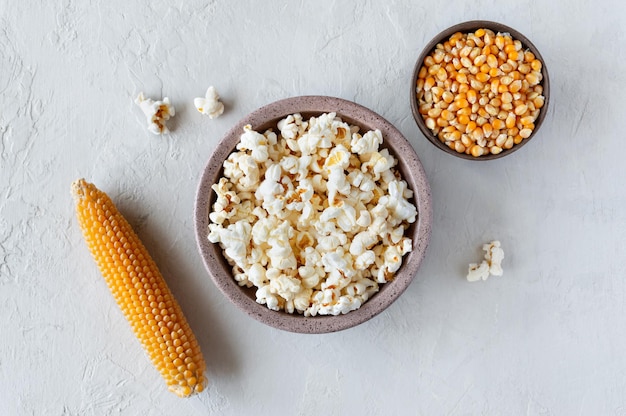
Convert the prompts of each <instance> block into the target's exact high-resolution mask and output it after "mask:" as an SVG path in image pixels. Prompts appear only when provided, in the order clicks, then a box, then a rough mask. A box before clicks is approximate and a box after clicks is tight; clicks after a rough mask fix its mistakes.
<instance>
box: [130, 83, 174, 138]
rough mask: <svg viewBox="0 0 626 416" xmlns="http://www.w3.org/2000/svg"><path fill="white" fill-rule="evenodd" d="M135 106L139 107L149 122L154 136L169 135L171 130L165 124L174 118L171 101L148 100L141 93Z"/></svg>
mask: <svg viewBox="0 0 626 416" xmlns="http://www.w3.org/2000/svg"><path fill="white" fill-rule="evenodd" d="M135 104H137V105H138V106H139V108H140V109H141V111H143V113H144V114H145V116H146V118H147V120H148V130H149V131H150V132H152V133H154V134H165V133H169V129H168V128H167V126H166V125H165V122H166V121H167V120H169V119H170V118H171V117H174V114H175V110H174V106H173V105H172V104H171V103H170V99H169V98H167V97H165V98H163V101H154V100H152V99H150V98H146V97H144V95H143V92H140V93H139V95H138V96H137V98H136V99H135Z"/></svg>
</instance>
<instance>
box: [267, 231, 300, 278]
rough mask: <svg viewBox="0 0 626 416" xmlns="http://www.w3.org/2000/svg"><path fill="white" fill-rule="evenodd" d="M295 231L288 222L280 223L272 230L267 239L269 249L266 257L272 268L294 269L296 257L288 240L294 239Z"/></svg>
mask: <svg viewBox="0 0 626 416" xmlns="http://www.w3.org/2000/svg"><path fill="white" fill-rule="evenodd" d="M294 233H295V230H294V229H293V227H292V226H291V225H290V224H289V222H288V221H283V222H281V223H280V224H279V225H278V227H276V228H274V229H272V230H271V231H270V234H269V238H268V239H267V244H269V246H270V249H269V250H268V251H267V256H268V257H269V259H270V263H271V265H272V267H273V268H276V269H279V270H284V269H296V268H297V262H296V257H295V255H294V253H293V249H292V248H291V244H290V240H291V239H292V238H293V237H294Z"/></svg>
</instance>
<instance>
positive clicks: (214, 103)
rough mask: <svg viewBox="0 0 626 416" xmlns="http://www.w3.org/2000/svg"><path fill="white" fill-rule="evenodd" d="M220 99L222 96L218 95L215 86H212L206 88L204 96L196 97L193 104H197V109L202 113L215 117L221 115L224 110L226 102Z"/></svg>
mask: <svg viewBox="0 0 626 416" xmlns="http://www.w3.org/2000/svg"><path fill="white" fill-rule="evenodd" d="M219 99H220V96H219V95H218V93H217V90H216V89H215V87H214V86H210V87H209V88H208V89H207V90H206V94H204V98H202V97H198V98H194V100H193V105H195V106H196V109H197V110H198V111H199V112H200V114H205V115H208V116H209V118H211V119H213V118H217V117H219V116H221V115H222V113H223V112H224V104H222V103H221V102H220V101H219Z"/></svg>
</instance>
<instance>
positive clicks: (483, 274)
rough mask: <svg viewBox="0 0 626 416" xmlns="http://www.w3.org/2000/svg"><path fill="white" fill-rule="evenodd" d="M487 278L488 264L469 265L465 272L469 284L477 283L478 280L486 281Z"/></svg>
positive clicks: (483, 262) (484, 262)
mask: <svg viewBox="0 0 626 416" xmlns="http://www.w3.org/2000/svg"><path fill="white" fill-rule="evenodd" d="M488 277H489V264H487V262H486V261H484V260H483V261H482V262H481V263H480V264H477V263H470V265H469V270H468V271H467V280H468V281H469V282H477V281H479V280H487V278H488Z"/></svg>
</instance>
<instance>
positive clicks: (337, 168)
mask: <svg viewBox="0 0 626 416" xmlns="http://www.w3.org/2000/svg"><path fill="white" fill-rule="evenodd" d="M277 130H278V131H277V132H274V131H273V130H271V129H270V130H268V131H265V132H263V133H260V132H257V131H254V130H253V129H252V127H251V126H249V125H248V126H245V127H244V129H243V134H242V135H241V141H240V143H239V144H238V145H237V150H236V151H234V152H233V153H231V154H230V155H229V157H228V158H227V160H226V161H225V162H224V165H223V167H224V176H223V177H222V178H220V180H219V181H218V183H216V184H214V185H213V187H212V188H213V190H214V191H215V193H216V196H217V198H216V201H215V203H214V205H213V207H212V211H211V213H210V215H209V218H210V222H211V223H210V225H209V236H208V238H209V240H210V241H211V242H212V243H219V244H220V246H221V248H222V249H223V252H224V255H225V257H226V259H227V260H228V262H229V263H230V265H231V266H232V270H233V275H234V278H235V280H236V281H237V282H238V284H239V285H240V286H246V287H256V300H257V302H258V303H260V304H265V305H267V307H268V308H270V309H272V310H284V311H286V312H288V313H294V312H296V313H299V314H303V315H304V316H316V315H339V314H345V313H348V312H350V311H352V310H355V309H358V308H359V307H360V306H361V305H362V304H363V303H364V302H365V301H367V300H368V298H369V297H370V296H372V295H373V294H374V293H376V292H377V291H378V289H379V284H383V283H385V282H388V281H390V280H392V279H393V276H394V274H395V272H396V271H397V270H398V269H399V268H400V265H401V264H402V257H403V256H404V255H405V254H406V253H408V252H410V251H411V249H412V241H411V239H410V238H408V237H405V236H404V233H405V230H406V229H407V227H408V226H409V225H410V224H411V223H414V222H415V221H416V218H417V215H418V213H417V209H416V207H415V205H413V204H412V203H411V202H409V199H411V198H412V196H413V192H412V190H410V189H409V188H408V186H407V183H406V182H405V181H404V180H403V179H402V178H401V177H400V174H399V172H398V171H397V170H396V169H395V168H394V167H395V165H396V164H397V160H396V159H395V158H394V157H393V156H392V155H391V154H390V153H389V151H388V150H387V149H381V148H380V145H381V144H382V143H383V137H382V134H381V132H380V131H379V130H375V131H367V132H366V133H364V134H360V133H359V128H358V127H356V126H351V125H349V124H347V123H346V122H344V121H342V120H341V118H339V117H338V116H337V115H336V114H335V113H325V114H322V115H320V116H319V117H311V118H310V119H309V120H303V118H302V116H301V115H300V114H293V115H289V116H287V117H286V118H284V119H282V120H281V121H280V122H279V123H278V125H277Z"/></svg>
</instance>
